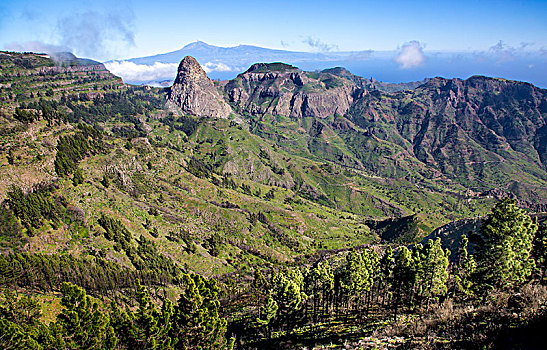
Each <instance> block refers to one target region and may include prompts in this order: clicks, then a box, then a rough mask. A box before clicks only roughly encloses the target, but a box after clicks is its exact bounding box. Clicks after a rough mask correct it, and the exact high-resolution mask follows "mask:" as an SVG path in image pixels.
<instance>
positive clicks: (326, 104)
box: [224, 63, 363, 119]
mask: <svg viewBox="0 0 547 350" xmlns="http://www.w3.org/2000/svg"><path fill="white" fill-rule="evenodd" d="M224 91H225V93H226V95H227V97H228V100H229V102H230V103H232V105H234V106H236V108H237V109H238V111H240V112H242V113H248V114H266V113H269V114H273V115H285V116H290V117H293V118H302V117H314V118H320V119H324V118H326V117H328V116H333V115H335V114H338V115H344V114H345V113H346V112H347V111H348V110H349V108H350V106H351V105H352V104H353V102H354V101H355V98H356V97H358V96H359V95H360V94H362V93H363V90H362V89H361V88H360V87H359V86H358V85H357V84H356V83H355V82H353V81H351V80H349V79H346V78H344V77H340V76H336V75H334V74H330V73H324V72H318V73H309V72H303V71H301V70H299V69H297V68H295V67H292V66H289V65H286V64H282V63H270V64H265V63H259V64H255V65H253V66H251V68H249V70H247V71H246V72H245V73H242V74H240V75H239V76H238V77H237V78H235V79H234V80H232V81H230V82H229V83H228V84H226V86H225V88H224Z"/></svg>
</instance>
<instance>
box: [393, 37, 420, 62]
mask: <svg viewBox="0 0 547 350" xmlns="http://www.w3.org/2000/svg"><path fill="white" fill-rule="evenodd" d="M426 60H427V57H425V55H424V50H423V47H422V45H421V44H420V42H419V41H416V40H413V41H410V42H408V43H406V44H404V45H403V46H402V47H401V50H400V51H399V54H398V55H397V56H395V62H397V63H399V66H400V68H402V69H410V68H415V67H419V66H421V65H423V64H424V63H425V61H426Z"/></svg>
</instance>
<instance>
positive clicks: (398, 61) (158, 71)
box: [105, 41, 547, 87]
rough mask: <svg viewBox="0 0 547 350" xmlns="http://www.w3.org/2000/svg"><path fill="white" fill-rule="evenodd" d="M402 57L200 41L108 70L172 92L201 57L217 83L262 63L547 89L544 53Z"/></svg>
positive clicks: (399, 78) (379, 76)
mask: <svg viewBox="0 0 547 350" xmlns="http://www.w3.org/2000/svg"><path fill="white" fill-rule="evenodd" d="M400 54H401V52H400V51H397V50H394V51H374V50H360V51H347V52H334V51H327V52H298V51H288V50H274V49H268V48H262V47H257V46H252V45H239V46H234V47H219V46H214V45H209V44H207V43H204V42H201V41H197V42H194V43H190V44H188V45H186V46H184V47H183V48H181V49H179V50H176V51H173V52H168V53H164V54H159V55H153V56H147V57H139V58H132V59H126V60H118V61H109V62H106V63H105V65H106V66H107V68H108V69H109V70H110V71H112V72H113V73H114V74H116V75H118V76H121V77H122V78H123V79H124V81H125V82H128V83H132V84H138V85H140V84H143V83H146V84H149V85H154V86H170V85H171V84H172V82H173V80H174V79H175V76H176V72H177V66H178V63H179V62H180V61H181V60H182V59H183V58H184V57H185V56H192V57H195V58H196V59H197V60H198V62H199V63H200V64H201V65H202V66H203V68H204V69H205V71H206V72H207V73H208V75H209V76H210V77H211V78H213V79H219V80H226V79H233V78H235V77H236V75H237V74H239V73H240V72H242V71H244V70H245V69H247V68H248V67H249V66H251V65H252V64H254V63H256V62H269V63H271V62H284V63H288V64H291V65H295V66H297V67H300V68H302V69H304V70H307V71H316V70H323V69H327V68H331V67H336V66H341V67H346V68H347V69H349V70H350V71H352V72H353V73H355V74H356V75H359V76H363V77H374V78H376V79H377V80H379V81H384V82H393V83H401V82H411V81H422V80H424V79H425V78H432V77H436V76H444V77H447V78H452V77H460V78H467V77H470V76H472V75H476V74H481V75H486V76H494V77H504V78H510V79H516V80H521V81H529V82H531V83H534V84H536V85H538V86H542V87H546V86H547V80H546V79H545V77H546V76H547V71H546V70H545V67H546V58H547V57H546V56H545V55H544V54H542V53H541V52H526V51H522V52H521V51H518V50H512V49H510V48H507V49H506V50H501V49H499V48H496V49H493V48H491V49H489V50H486V51H469V52H465V51H464V52H441V51H427V50H425V49H420V50H418V51H416V52H414V53H413V55H412V56H410V57H407V59H408V60H409V61H408V62H407V61H406V59H404V58H401V56H400Z"/></svg>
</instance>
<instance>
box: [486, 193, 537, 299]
mask: <svg viewBox="0 0 547 350" xmlns="http://www.w3.org/2000/svg"><path fill="white" fill-rule="evenodd" d="M536 231H537V225H536V224H535V223H534V222H533V221H532V219H531V218H530V217H529V216H528V215H527V214H526V213H525V211H524V210H522V209H520V208H519V207H517V205H516V203H515V201H514V200H513V199H509V198H506V199H502V200H500V201H499V202H498V203H497V204H496V205H495V206H494V207H493V208H492V211H491V213H490V214H489V215H488V218H487V219H486V221H485V223H484V224H483V225H482V227H481V234H482V239H483V242H482V244H480V245H479V248H480V252H479V255H478V258H479V260H478V265H479V274H480V278H481V280H482V282H483V285H484V287H486V290H488V289H490V288H496V287H501V286H509V287H510V286H513V285H515V284H517V283H520V282H523V281H524V280H525V279H526V278H527V277H528V276H530V274H531V273H532V270H533V267H534V260H533V259H532V258H531V256H530V253H531V250H532V241H533V239H534V234H535V233H536Z"/></svg>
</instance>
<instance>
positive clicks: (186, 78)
mask: <svg viewBox="0 0 547 350" xmlns="http://www.w3.org/2000/svg"><path fill="white" fill-rule="evenodd" d="M167 98H168V100H169V101H170V102H172V103H174V104H175V105H176V106H177V107H178V108H180V109H181V110H182V111H183V112H185V113H188V114H192V115H196V116H199V117H227V116H228V115H229V114H230V113H231V108H230V106H229V105H228V104H227V103H226V102H224V101H223V99H222V97H221V96H220V94H219V92H218V91H217V89H216V87H215V85H214V84H213V82H212V81H211V79H209V78H208V77H207V74H206V73H205V71H204V70H203V69H202V68H201V66H200V65H199V63H198V62H197V61H196V59H195V58H193V57H190V56H186V57H185V58H184V59H183V60H182V61H181V62H180V64H179V68H178V73H177V78H176V79H175V82H174V84H173V86H172V87H171V89H170V90H169V94H168V96H167Z"/></svg>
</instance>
